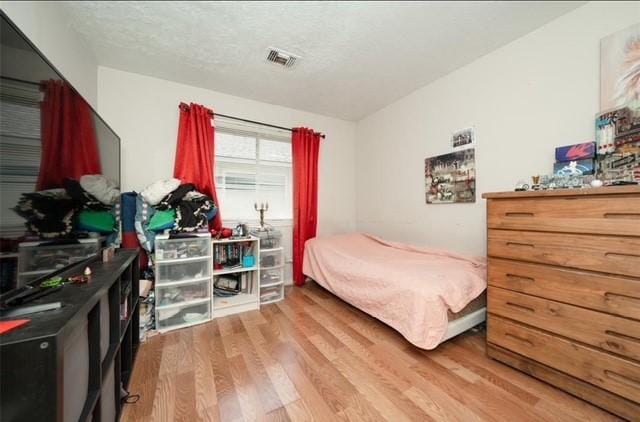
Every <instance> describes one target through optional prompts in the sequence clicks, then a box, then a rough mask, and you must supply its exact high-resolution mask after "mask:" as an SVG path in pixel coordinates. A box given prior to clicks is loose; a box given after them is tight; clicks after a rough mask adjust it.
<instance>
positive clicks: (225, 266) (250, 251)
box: [211, 236, 260, 318]
mask: <svg viewBox="0 0 640 422" xmlns="http://www.w3.org/2000/svg"><path fill="white" fill-rule="evenodd" d="M211 243H212V246H213V247H212V250H213V280H212V283H213V285H212V291H213V317H214V318H219V317H222V316H226V315H232V314H237V313H240V312H246V311H251V310H255V309H259V308H260V263H259V259H260V239H258V238H257V237H253V236H249V237H245V238H240V239H237V238H230V239H213V240H212V241H211ZM245 257H253V265H248V264H249V263H247V262H243V259H244V258H245ZM236 283H237V284H236Z"/></svg>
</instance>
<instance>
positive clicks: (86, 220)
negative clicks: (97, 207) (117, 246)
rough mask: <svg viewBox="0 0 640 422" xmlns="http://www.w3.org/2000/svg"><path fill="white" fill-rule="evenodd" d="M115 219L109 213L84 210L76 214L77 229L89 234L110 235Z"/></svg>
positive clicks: (113, 228)
mask: <svg viewBox="0 0 640 422" xmlns="http://www.w3.org/2000/svg"><path fill="white" fill-rule="evenodd" d="M115 226H116V219H115V217H114V216H113V214H111V212H109V211H91V210H84V211H80V213H79V214H78V228H80V229H81V230H86V231H90V232H98V233H112V232H113V231H115Z"/></svg>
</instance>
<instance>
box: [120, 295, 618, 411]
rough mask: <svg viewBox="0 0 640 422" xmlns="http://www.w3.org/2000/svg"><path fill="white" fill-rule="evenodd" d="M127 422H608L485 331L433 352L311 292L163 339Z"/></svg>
mask: <svg viewBox="0 0 640 422" xmlns="http://www.w3.org/2000/svg"><path fill="white" fill-rule="evenodd" d="M130 390H131V393H132V394H140V400H139V401H138V402H137V403H135V404H127V405H125V408H124V413H123V415H122V421H136V422H137V421H225V422H226V421H255V420H260V421H289V420H291V421H310V420H316V421H341V420H345V421H351V420H354V421H360V420H367V421H393V422H396V421H408V420H412V421H450V420H451V421H465V422H466V421H478V420H491V421H496V420H504V421H519V422H520V421H585V420H589V421H611V420H616V418H615V417H614V416H612V415H610V414H608V413H606V412H604V411H602V410H600V409H598V408H596V407H593V406H591V405H589V404H588V403H586V402H583V401H581V400H579V399H577V398H574V397H573V396H570V395H568V394H566V393H564V392H562V391H560V390H558V389H556V388H555V387H552V386H550V385H547V384H545V383H543V382H540V381H537V380H536V379H534V378H531V377H529V376H527V375H524V374H523V373H520V372H518V371H516V370H513V369H511V368H509V367H508V366H505V365H503V364H501V363H498V362H496V361H493V360H491V359H489V358H487V357H486V355H485V332H484V331H483V330H478V331H475V332H467V333H465V334H463V335H461V336H458V337H456V338H454V339H452V340H450V341H448V342H446V343H444V344H442V345H440V346H439V347H438V348H437V349H436V350H433V351H424V350H421V349H418V348H416V347H414V346H412V345H411V344H410V343H408V342H407V341H406V340H404V338H403V337H402V336H401V335H399V334H398V333H396V332H395V331H394V330H392V329H391V328H389V327H387V326H386V325H384V324H382V323H381V322H379V321H377V320H376V319H374V318H372V317H370V316H368V315H366V314H364V313H363V312H360V311H359V310H357V309H355V308H353V307H351V306H350V305H348V304H346V303H344V302H342V301H341V300H340V299H338V298H336V297H335V296H333V295H331V294H330V293H328V292H326V291H325V290H323V289H322V288H321V287H319V286H317V285H315V284H313V283H311V284H309V285H306V286H305V287H303V288H289V289H288V291H287V297H286V299H285V300H284V301H283V302H280V303H278V304H272V305H266V306H263V307H262V308H261V309H260V311H254V312H248V313H244V314H239V315H232V316H229V317H225V318H220V319H217V320H214V321H212V322H210V323H207V324H203V325H199V326H196V327H192V328H186V329H182V330H179V331H176V332H172V333H168V334H164V335H158V336H155V337H153V338H151V339H149V341H148V342H146V343H144V344H143V345H142V346H141V348H140V351H139V354H138V358H137V361H136V365H135V368H134V371H133V378H132V382H131V385H130Z"/></svg>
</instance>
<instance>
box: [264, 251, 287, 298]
mask: <svg viewBox="0 0 640 422" xmlns="http://www.w3.org/2000/svg"><path fill="white" fill-rule="evenodd" d="M284 264H285V262H284V248H283V247H278V248H270V249H262V250H260V268H261V271H260V303H261V304H262V305H266V304H268V303H274V302H279V301H281V300H282V299H284Z"/></svg>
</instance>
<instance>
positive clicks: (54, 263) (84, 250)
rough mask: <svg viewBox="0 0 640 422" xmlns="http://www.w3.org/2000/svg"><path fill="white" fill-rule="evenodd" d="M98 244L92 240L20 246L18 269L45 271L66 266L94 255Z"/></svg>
mask: <svg viewBox="0 0 640 422" xmlns="http://www.w3.org/2000/svg"><path fill="white" fill-rule="evenodd" d="M100 245H101V243H100V242H92V243H84V244H74V245H57V246H24V247H22V246H21V247H20V252H19V253H20V256H19V258H18V263H19V271H20V272H29V271H34V272H35V271H44V272H47V271H53V270H55V269H58V268H62V267H66V266H67V265H69V264H73V263H74V262H78V261H82V260H84V259H86V258H89V257H91V256H93V255H96V254H97V253H98V251H99V250H100ZM25 275H26V274H25Z"/></svg>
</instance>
